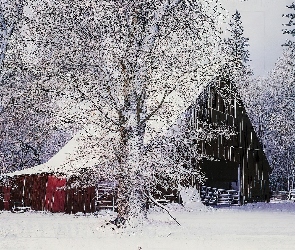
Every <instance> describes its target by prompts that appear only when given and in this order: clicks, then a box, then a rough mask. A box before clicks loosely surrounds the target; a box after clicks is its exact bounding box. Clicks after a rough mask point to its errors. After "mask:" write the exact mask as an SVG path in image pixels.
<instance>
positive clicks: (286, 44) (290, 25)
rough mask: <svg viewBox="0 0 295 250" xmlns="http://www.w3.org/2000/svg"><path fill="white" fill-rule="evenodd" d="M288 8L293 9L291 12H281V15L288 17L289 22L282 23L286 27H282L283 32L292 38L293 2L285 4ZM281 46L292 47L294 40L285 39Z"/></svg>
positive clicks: (294, 5) (294, 22)
mask: <svg viewBox="0 0 295 250" xmlns="http://www.w3.org/2000/svg"><path fill="white" fill-rule="evenodd" d="M286 7H287V8H289V9H292V10H294V12H293V13H288V14H286V15H285V14H283V17H284V16H285V17H287V18H289V19H290V20H289V22H288V23H286V24H283V25H284V26H287V27H288V28H286V29H283V34H288V35H291V36H293V38H295V27H294V26H295V2H293V3H292V4H291V5H289V6H288V5H287V6H286ZM283 46H288V47H293V48H294V46H295V41H294V39H293V40H287V41H286V43H285V44H283Z"/></svg>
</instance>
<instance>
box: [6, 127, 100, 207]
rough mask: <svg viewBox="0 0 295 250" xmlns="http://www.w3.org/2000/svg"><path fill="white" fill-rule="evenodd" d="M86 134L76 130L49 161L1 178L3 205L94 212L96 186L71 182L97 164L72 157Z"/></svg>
mask: <svg viewBox="0 0 295 250" xmlns="http://www.w3.org/2000/svg"><path fill="white" fill-rule="evenodd" d="M83 135H85V131H80V132H79V133H77V134H76V135H75V136H74V137H73V138H72V139H71V140H70V141H69V142H68V143H67V144H66V145H65V146H64V147H63V148H62V149H61V150H60V151H59V152H58V153H57V154H56V155H55V156H53V157H52V158H51V159H50V160H49V161H48V162H46V163H44V164H41V165H38V166H35V167H32V168H28V169H23V170H20V171H15V172H12V173H8V174H6V175H5V176H4V177H5V181H2V184H1V182H0V196H2V199H0V201H1V200H2V202H0V209H1V210H3V209H4V210H11V209H12V207H14V206H24V207H31V208H32V209H33V210H38V211H42V210H45V211H50V212H66V213H76V212H85V213H90V212H94V211H95V186H75V187H73V186H72V185H71V184H72V182H73V181H74V180H75V178H77V176H78V173H79V171H80V170H81V168H87V167H89V166H93V165H94V164H95V163H94V160H93V161H91V160H90V161H89V160H85V159H76V160H74V161H69V156H71V155H72V154H73V153H74V152H75V151H77V150H79V138H80V137H81V136H83Z"/></svg>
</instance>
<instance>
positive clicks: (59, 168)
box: [7, 130, 95, 177]
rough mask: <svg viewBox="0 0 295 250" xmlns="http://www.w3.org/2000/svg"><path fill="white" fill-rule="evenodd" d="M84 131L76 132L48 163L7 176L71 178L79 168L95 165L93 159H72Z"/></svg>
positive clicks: (84, 134)
mask: <svg viewBox="0 0 295 250" xmlns="http://www.w3.org/2000/svg"><path fill="white" fill-rule="evenodd" d="M86 133H87V132H85V130H81V131H80V132H78V133H77V134H76V135H75V136H74V137H73V138H72V139H71V140H70V141H69V142H68V143H67V144H66V145H65V146H64V147H63V148H62V149H61V150H60V151H59V152H58V153H57V154H56V155H54V156H53V157H52V158H51V159H50V160H49V161H48V162H46V163H43V164H41V165H38V166H35V167H32V168H27V169H23V170H19V171H15V172H11V173H8V174H7V176H11V177H12V176H16V175H29V174H41V173H58V174H61V175H65V176H71V175H73V174H75V173H77V172H78V171H79V170H80V169H81V168H87V167H91V166H94V165H95V162H94V161H95V159H89V158H88V157H85V158H82V157H73V155H75V153H77V152H78V150H80V147H79V146H80V144H81V142H80V141H79V139H80V138H81V137H83V136H86Z"/></svg>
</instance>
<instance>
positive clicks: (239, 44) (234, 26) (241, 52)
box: [225, 10, 250, 68]
mask: <svg viewBox="0 0 295 250" xmlns="http://www.w3.org/2000/svg"><path fill="white" fill-rule="evenodd" d="M229 26H230V29H228V31H229V32H230V38H228V39H225V45H226V46H225V51H226V53H227V55H228V56H229V58H230V59H229V61H230V62H231V63H233V65H231V66H234V67H235V68H243V67H245V65H246V63H247V62H249V61H250V58H249V57H250V53H249V50H248V49H247V47H248V46H249V43H248V41H249V38H246V37H244V36H243V35H244V28H243V24H242V21H241V14H240V13H239V12H238V10H236V13H235V14H233V15H232V19H231V20H230V22H229Z"/></svg>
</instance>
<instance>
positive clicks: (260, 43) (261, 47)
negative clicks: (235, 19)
mask: <svg viewBox="0 0 295 250" xmlns="http://www.w3.org/2000/svg"><path fill="white" fill-rule="evenodd" d="M220 2H221V3H222V4H223V6H224V7H225V8H226V9H227V10H228V12H229V14H230V15H232V14H234V12H235V11H236V9H237V10H238V11H239V12H240V13H241V16H242V22H243V24H244V29H245V32H244V35H245V37H248V38H249V39H250V40H249V44H250V47H249V50H250V58H251V60H252V62H251V63H250V65H251V67H252V68H253V70H254V74H255V75H266V74H267V72H269V71H270V70H271V69H272V68H273V67H274V64H275V62H276V60H277V58H278V57H279V56H280V55H281V53H282V47H281V44H282V43H284V42H285V41H286V39H287V38H288V37H289V36H288V35H283V34H282V29H283V28H284V27H283V26H282V24H283V23H287V22H288V18H286V17H282V14H287V13H288V12H290V9H288V8H286V5H290V4H291V3H292V2H293V0H246V1H243V0H220Z"/></svg>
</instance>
